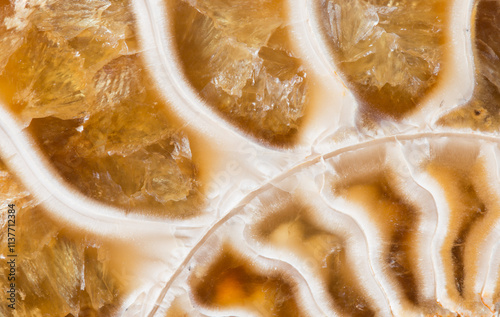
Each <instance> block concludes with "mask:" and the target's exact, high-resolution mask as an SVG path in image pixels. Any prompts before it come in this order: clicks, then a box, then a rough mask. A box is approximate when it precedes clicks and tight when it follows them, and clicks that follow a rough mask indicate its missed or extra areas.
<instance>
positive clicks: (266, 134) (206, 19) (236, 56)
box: [171, 0, 308, 146]
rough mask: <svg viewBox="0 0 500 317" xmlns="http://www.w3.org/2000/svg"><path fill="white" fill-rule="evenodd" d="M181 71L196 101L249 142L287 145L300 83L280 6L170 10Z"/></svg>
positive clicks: (299, 112) (204, 3) (178, 6)
mask: <svg viewBox="0 0 500 317" xmlns="http://www.w3.org/2000/svg"><path fill="white" fill-rule="evenodd" d="M171 6H172V10H173V11H174V14H173V16H172V17H173V19H174V26H173V32H174V35H175V42H176V44H177V50H178V56H179V59H180V61H181V63H182V68H183V70H184V72H185V74H186V76H187V78H188V79H189V81H190V83H191V84H192V85H193V87H194V88H195V89H196V90H197V91H198V92H199V95H200V96H201V97H202V98H203V99H204V100H206V101H207V103H208V104H209V105H210V106H212V107H214V109H215V110H216V111H217V112H219V113H221V114H222V115H223V117H224V118H226V119H227V120H229V121H230V122H232V123H234V124H235V125H236V126H237V127H238V128H240V129H242V130H243V131H245V132H246V133H248V134H249V135H250V136H252V137H256V138H259V139H261V140H262V141H263V142H265V143H268V144H272V145H278V146H282V145H286V144H290V143H291V142H293V141H294V138H295V137H296V135H297V132H298V129H299V127H300V122H301V118H302V117H303V116H304V112H305V109H304V108H305V107H306V105H307V97H308V96H307V93H308V79H307V74H306V70H305V68H304V66H303V65H302V64H303V63H302V62H301V61H300V59H298V58H297V57H296V56H294V53H293V50H292V49H291V46H290V44H289V39H288V37H289V35H288V34H289V32H290V31H289V29H288V27H287V25H286V17H287V14H286V8H285V4H284V1H281V0H273V1H267V0H266V1H261V0H259V1H248V0H238V1H233V2H227V1H219V0H216V1H208V0H200V1H184V0H176V1H173V3H172V4H171Z"/></svg>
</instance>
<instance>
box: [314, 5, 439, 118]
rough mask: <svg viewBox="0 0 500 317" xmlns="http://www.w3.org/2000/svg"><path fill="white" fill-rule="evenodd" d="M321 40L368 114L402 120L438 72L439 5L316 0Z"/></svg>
mask: <svg viewBox="0 0 500 317" xmlns="http://www.w3.org/2000/svg"><path fill="white" fill-rule="evenodd" d="M318 4H319V5H318V10H319V14H320V16H321V21H322V25H323V27H324V30H325V31H324V37H325V39H326V41H327V42H328V45H329V46H330V49H331V50H332V52H333V53H334V54H333V55H334V56H335V60H336V61H337V63H338V67H339V69H340V70H341V71H342V73H343V74H344V77H345V79H346V81H347V83H348V84H349V85H350V86H351V87H352V88H353V90H354V93H355V94H356V95H357V97H358V99H359V101H360V102H361V104H362V105H363V106H364V109H365V111H366V112H367V113H368V114H371V115H375V116H380V115H385V116H391V117H393V118H401V117H403V116H405V115H406V114H407V113H410V112H411V111H412V110H414V109H415V108H416V107H418V101H419V100H420V98H422V96H423V95H424V94H425V93H426V92H427V91H428V90H429V89H430V88H431V87H432V86H433V85H434V83H435V82H436V80H437V77H438V74H439V71H440V69H441V60H442V53H441V49H442V47H441V45H442V44H443V42H444V35H443V22H444V15H445V11H444V10H443V9H444V8H445V1H444V0H433V1H427V2H426V3H425V5H422V4H421V3H419V2H418V1H413V0H403V1H370V0H353V1H344V0H320V1H319V3H318Z"/></svg>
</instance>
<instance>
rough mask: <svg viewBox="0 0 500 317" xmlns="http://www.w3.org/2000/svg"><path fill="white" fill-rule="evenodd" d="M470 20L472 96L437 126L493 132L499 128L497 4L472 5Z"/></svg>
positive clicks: (499, 7)
mask: <svg viewBox="0 0 500 317" xmlns="http://www.w3.org/2000/svg"><path fill="white" fill-rule="evenodd" d="M472 19H473V22H472V25H473V32H474V40H473V46H474V48H473V52H474V59H475V62H476V74H475V77H476V78H475V88H474V94H473V96H472V98H471V100H470V101H469V102H467V103H466V104H465V105H463V106H462V107H460V108H458V109H454V110H453V111H451V112H450V113H448V114H446V115H445V116H443V117H442V118H441V119H440V120H439V123H440V124H441V125H444V126H450V127H454V128H471V129H473V130H482V131H487V132H493V131H497V130H498V127H499V126H500V113H499V112H500V108H499V105H500V76H499V74H500V63H499V59H500V3H499V2H498V1H489V0H479V1H475V5H474V10H473V14H472Z"/></svg>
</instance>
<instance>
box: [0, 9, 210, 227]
mask: <svg viewBox="0 0 500 317" xmlns="http://www.w3.org/2000/svg"><path fill="white" fill-rule="evenodd" d="M0 13H1V14H2V15H3V16H2V17H1V18H2V21H3V23H2V24H0V43H2V45H1V48H0V71H1V72H0V99H1V100H2V101H3V102H4V104H5V105H7V106H8V107H9V110H11V111H12V112H13V113H14V114H15V115H16V116H17V118H18V120H19V122H20V123H21V124H23V125H25V126H27V127H28V129H27V130H28V131H29V132H30V133H31V134H32V135H33V136H34V138H35V140H36V141H37V145H38V146H39V147H40V148H41V150H42V152H43V154H45V155H46V156H47V157H48V159H49V161H50V163H52V165H53V166H54V167H55V168H56V170H57V171H58V172H59V174H60V175H61V176H62V178H63V179H64V180H65V181H66V182H68V183H69V184H70V185H72V186H74V187H76V188H77V189H78V190H80V191H81V192H82V193H84V194H85V195H87V196H89V197H91V198H94V199H97V200H100V201H103V202H105V203H108V204H111V205H115V206H119V207H124V208H125V210H128V211H132V212H138V211H141V212H145V213H149V214H151V213H153V214H156V215H162V216H165V215H166V216H168V217H177V218H185V217H191V216H193V215H194V214H196V213H197V208H196V206H199V205H200V204H201V203H202V198H201V194H200V191H199V189H200V185H201V183H200V182H199V180H198V174H199V170H198V167H199V166H200V165H199V164H197V163H199V162H195V161H196V160H197V158H193V152H192V143H191V140H190V136H189V135H188V134H189V133H186V132H185V131H183V130H181V129H180V123H179V122H178V121H177V119H176V118H175V117H174V116H173V115H171V114H170V113H169V112H168V111H167V110H166V108H167V106H168V105H167V104H166V103H165V102H164V101H163V100H162V99H161V98H160V96H159V94H158V92H157V91H156V89H155V85H154V82H153V81H152V80H151V79H150V78H149V75H148V74H147V72H146V70H145V66H144V62H143V60H142V55H141V54H140V52H139V50H138V44H137V38H136V33H135V30H134V28H135V26H134V17H133V15H132V10H131V8H130V6H129V2H128V1H118V0H110V1H108V0H92V1H52V0H47V1H41V2H40V1H39V2H30V1H28V2H27V3H26V4H25V5H21V2H16V4H15V5H14V4H11V5H10V6H8V7H7V8H4V10H2V11H1V12H0ZM165 207H167V208H165ZM166 210H168V211H167V212H166Z"/></svg>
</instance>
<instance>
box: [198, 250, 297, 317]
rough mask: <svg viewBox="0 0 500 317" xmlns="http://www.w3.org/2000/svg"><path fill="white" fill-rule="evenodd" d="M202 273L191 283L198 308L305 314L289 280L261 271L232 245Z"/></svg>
mask: <svg viewBox="0 0 500 317" xmlns="http://www.w3.org/2000/svg"><path fill="white" fill-rule="evenodd" d="M199 270H200V267H197V268H196V269H195V272H194V273H193V274H192V275H191V278H190V280H189V284H190V286H191V291H192V294H193V296H194V299H195V301H196V302H197V303H198V304H199V305H202V306H204V307H207V308H210V309H216V310H224V309H238V308H243V309H245V310H249V311H251V312H253V313H257V314H260V315H264V316H303V315H304V312H303V311H302V309H301V308H300V307H299V306H298V302H297V301H298V300H299V299H298V298H296V296H297V295H296V287H295V286H294V285H293V284H292V283H291V282H290V281H289V278H287V277H286V276H284V275H282V274H280V273H279V271H278V272H277V271H272V272H270V273H264V272H262V271H261V270H260V269H259V268H258V267H257V266H256V265H255V263H252V262H251V261H250V260H249V259H246V258H245V257H243V256H242V255H240V254H238V252H237V251H235V250H234V249H233V247H231V246H230V245H229V244H226V245H225V246H224V247H223V248H222V249H221V252H220V253H219V254H218V255H217V256H216V258H215V259H214V260H213V261H212V263H210V264H209V265H208V268H207V269H206V271H205V272H204V273H202V274H200V273H199V272H200V271H199Z"/></svg>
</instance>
